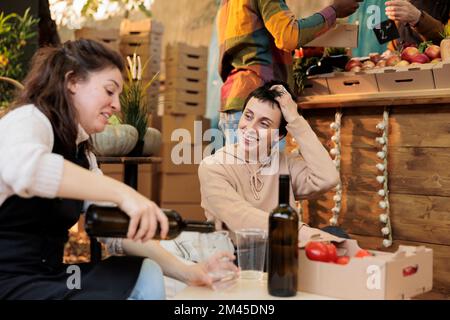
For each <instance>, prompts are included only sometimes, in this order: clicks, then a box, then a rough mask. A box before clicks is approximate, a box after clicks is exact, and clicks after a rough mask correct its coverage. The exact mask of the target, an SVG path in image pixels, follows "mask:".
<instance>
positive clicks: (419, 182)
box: [303, 105, 450, 299]
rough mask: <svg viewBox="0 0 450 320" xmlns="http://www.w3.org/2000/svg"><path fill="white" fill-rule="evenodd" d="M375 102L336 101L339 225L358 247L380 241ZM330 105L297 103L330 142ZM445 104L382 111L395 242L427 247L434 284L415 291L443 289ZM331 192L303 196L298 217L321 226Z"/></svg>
mask: <svg viewBox="0 0 450 320" xmlns="http://www.w3.org/2000/svg"><path fill="white" fill-rule="evenodd" d="M383 110H384V109H383V108H355V109H344V110H343V118H342V128H341V142H342V146H341V180H342V183H343V202H342V210H341V214H340V219H339V222H340V225H341V226H342V227H343V228H344V229H345V230H346V231H347V232H348V233H350V234H351V235H352V237H354V238H356V239H357V240H358V241H359V242H360V245H361V246H362V247H366V248H370V249H379V250H385V249H384V248H382V237H381V231H380V229H381V228H382V224H381V223H380V222H379V214H380V213H382V210H381V209H380V208H379V207H378V202H379V201H380V200H381V198H380V197H379V196H378V195H377V193H376V192H377V190H378V189H379V188H380V187H381V185H380V184H379V183H378V182H377V181H376V179H375V178H376V176H377V175H379V171H378V170H377V169H376V167H375V165H376V164H377V163H379V162H380V160H379V159H378V158H377V157H376V153H377V152H378V151H379V150H380V149H379V147H380V146H379V145H378V144H377V143H376V142H375V138H376V137H378V136H379V131H378V130H377V129H376V125H377V123H378V122H380V121H381V119H382V114H383ZM335 111H336V109H324V110H307V111H304V115H305V117H306V118H307V119H308V121H309V123H310V124H311V126H312V128H313V130H314V131H315V132H316V134H317V135H318V137H319V139H320V140H321V142H322V143H323V144H324V145H325V147H326V148H327V149H328V150H330V149H331V148H332V147H333V143H332V142H331V140H330V138H331V136H332V134H333V132H332V130H331V129H330V124H331V122H333V121H334V114H335ZM449 133H450V106H449V105H440V106H433V105H426V106H425V105H423V106H422V105H421V106H408V107H398V108H393V109H391V113H390V118H389V158H388V160H389V161H388V166H389V190H390V206H391V221H392V228H393V237H394V243H395V246H394V247H393V248H390V249H389V250H395V249H396V247H397V246H398V244H409V245H425V246H427V247H430V248H432V249H433V250H434V253H435V258H434V272H435V274H434V286H435V289H434V290H433V292H432V293H430V294H428V295H424V296H423V298H427V297H428V298H439V299H442V298H448V297H449V295H450V265H449V263H450V136H449ZM333 195H334V192H328V193H326V194H324V195H322V196H320V197H319V198H317V199H313V200H308V201H305V203H303V207H304V208H305V210H304V211H305V213H304V219H305V220H306V221H307V222H309V223H310V224H311V225H312V226H317V227H324V226H326V225H328V224H329V223H328V220H329V219H330V218H331V208H332V207H333V206H334V202H333V200H332V198H333Z"/></svg>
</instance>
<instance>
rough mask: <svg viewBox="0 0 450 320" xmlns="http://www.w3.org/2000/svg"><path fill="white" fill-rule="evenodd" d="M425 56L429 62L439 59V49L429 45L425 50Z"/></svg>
mask: <svg viewBox="0 0 450 320" xmlns="http://www.w3.org/2000/svg"><path fill="white" fill-rule="evenodd" d="M425 54H426V55H427V56H428V58H430V60H434V59H437V58H440V57H441V47H439V46H436V45H434V44H433V45H431V46H429V47H428V48H427V49H426V50H425Z"/></svg>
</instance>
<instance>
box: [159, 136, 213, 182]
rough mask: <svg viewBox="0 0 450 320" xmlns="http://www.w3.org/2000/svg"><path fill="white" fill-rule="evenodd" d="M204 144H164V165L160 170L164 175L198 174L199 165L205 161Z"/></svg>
mask: <svg viewBox="0 0 450 320" xmlns="http://www.w3.org/2000/svg"><path fill="white" fill-rule="evenodd" d="M203 149H204V146H203V145H202V144H190V143H182V142H180V143H178V142H172V143H164V144H163V145H162V148H161V150H162V152H161V156H162V158H163V160H162V163H161V164H160V165H159V166H158V170H159V171H160V172H163V173H191V174H196V173H197V172H198V165H199V164H200V161H201V160H202V159H203Z"/></svg>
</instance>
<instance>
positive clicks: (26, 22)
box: [0, 9, 38, 108]
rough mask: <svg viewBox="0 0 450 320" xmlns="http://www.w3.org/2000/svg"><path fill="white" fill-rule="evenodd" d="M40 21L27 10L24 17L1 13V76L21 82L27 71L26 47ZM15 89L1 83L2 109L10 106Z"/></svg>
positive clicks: (0, 98) (0, 100)
mask: <svg viewBox="0 0 450 320" xmlns="http://www.w3.org/2000/svg"><path fill="white" fill-rule="evenodd" d="M37 23H38V19H35V18H33V17H32V16H31V15H30V10H29V9H27V10H26V11H25V13H24V14H23V16H20V15H18V14H16V13H11V14H8V15H5V13H4V12H0V76H3V77H8V78H12V79H15V80H18V81H21V80H22V79H23V78H24V76H25V74H26V70H25V69H24V66H23V57H24V52H25V50H24V47H25V46H26V45H27V43H28V42H29V40H30V39H31V38H33V37H34V36H35V35H36V32H35V31H34V30H33V29H34V28H35V27H36V25H37ZM14 90H15V88H14V87H12V86H11V85H9V84H6V83H4V82H0V92H1V93H2V94H1V97H0V108H4V107H6V106H8V104H9V103H10V102H11V101H12V99H13V97H14Z"/></svg>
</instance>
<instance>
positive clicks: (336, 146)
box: [329, 109, 342, 226]
mask: <svg viewBox="0 0 450 320" xmlns="http://www.w3.org/2000/svg"><path fill="white" fill-rule="evenodd" d="M341 123H342V111H341V110H340V109H338V110H337V111H336V114H335V116H334V122H333V123H331V124H330V128H331V129H332V130H333V131H334V134H333V136H332V137H331V141H332V142H333V148H332V149H331V150H330V154H331V155H332V156H334V158H333V162H334V165H335V166H336V170H337V171H338V172H339V173H340V172H341ZM335 190H336V194H335V195H334V196H333V201H334V207H333V208H332V209H331V212H332V214H333V215H332V217H331V219H330V220H329V222H330V225H332V226H337V225H338V219H339V213H340V212H341V203H342V184H341V182H340V181H339V184H338V185H337V186H336V188H335Z"/></svg>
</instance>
